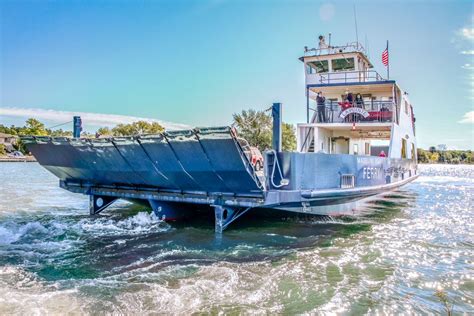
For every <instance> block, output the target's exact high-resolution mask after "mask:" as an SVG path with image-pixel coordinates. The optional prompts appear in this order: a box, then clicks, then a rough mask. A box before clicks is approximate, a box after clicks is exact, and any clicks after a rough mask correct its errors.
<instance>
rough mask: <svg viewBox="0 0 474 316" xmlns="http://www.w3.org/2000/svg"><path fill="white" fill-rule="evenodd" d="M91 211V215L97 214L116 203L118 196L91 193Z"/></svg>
mask: <svg viewBox="0 0 474 316" xmlns="http://www.w3.org/2000/svg"><path fill="white" fill-rule="evenodd" d="M89 197H90V199H89V213H90V215H97V214H99V213H100V212H102V211H103V210H105V209H106V208H107V207H109V206H110V205H111V204H112V203H114V202H115V201H116V200H117V198H116V197H113V196H102V195H93V194H91V195H89Z"/></svg>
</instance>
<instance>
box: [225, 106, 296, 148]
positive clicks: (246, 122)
mask: <svg viewBox="0 0 474 316" xmlns="http://www.w3.org/2000/svg"><path fill="white" fill-rule="evenodd" d="M233 118H234V125H235V127H236V129H237V131H238V133H239V136H240V137H242V138H245V139H246V140H247V141H248V142H249V144H250V145H251V146H255V147H257V148H258V149H260V150H261V151H263V150H267V149H270V148H271V147H272V118H271V116H270V114H266V113H265V112H264V111H255V110H252V109H250V110H244V111H242V112H241V113H235V114H233ZM282 149H283V150H284V151H291V150H295V149H296V136H295V131H294V127H293V125H291V124H288V123H283V124H282Z"/></svg>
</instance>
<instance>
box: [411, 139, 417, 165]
mask: <svg viewBox="0 0 474 316" xmlns="http://www.w3.org/2000/svg"><path fill="white" fill-rule="evenodd" d="M411 160H413V161H416V151H415V144H413V143H411Z"/></svg>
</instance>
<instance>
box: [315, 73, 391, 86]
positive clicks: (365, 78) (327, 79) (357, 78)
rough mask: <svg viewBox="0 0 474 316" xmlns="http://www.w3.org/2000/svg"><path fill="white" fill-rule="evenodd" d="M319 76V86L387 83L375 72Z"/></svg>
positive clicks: (323, 74) (324, 74)
mask: <svg viewBox="0 0 474 316" xmlns="http://www.w3.org/2000/svg"><path fill="white" fill-rule="evenodd" d="M317 75H318V77H319V78H318V79H319V82H318V83H319V84H335V83H341V84H344V83H354V82H361V83H362V82H375V81H385V79H384V78H383V77H382V76H381V75H379V73H378V72H376V71H375V70H366V71H340V72H328V73H322V74H317ZM308 76H311V75H308Z"/></svg>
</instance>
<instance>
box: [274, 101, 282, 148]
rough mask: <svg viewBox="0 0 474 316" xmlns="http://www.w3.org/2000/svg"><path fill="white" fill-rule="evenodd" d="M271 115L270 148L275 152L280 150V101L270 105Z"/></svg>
mask: <svg viewBox="0 0 474 316" xmlns="http://www.w3.org/2000/svg"><path fill="white" fill-rule="evenodd" d="M272 117H273V138H272V145H273V146H272V148H273V149H274V150H275V151H276V152H281V103H273V106H272Z"/></svg>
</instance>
